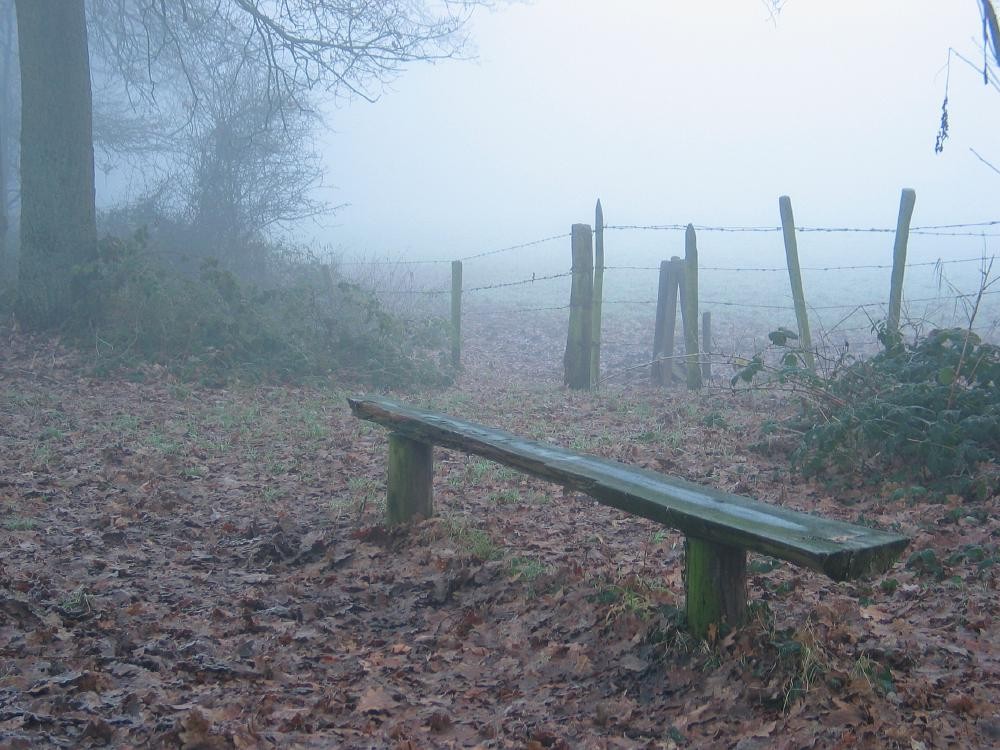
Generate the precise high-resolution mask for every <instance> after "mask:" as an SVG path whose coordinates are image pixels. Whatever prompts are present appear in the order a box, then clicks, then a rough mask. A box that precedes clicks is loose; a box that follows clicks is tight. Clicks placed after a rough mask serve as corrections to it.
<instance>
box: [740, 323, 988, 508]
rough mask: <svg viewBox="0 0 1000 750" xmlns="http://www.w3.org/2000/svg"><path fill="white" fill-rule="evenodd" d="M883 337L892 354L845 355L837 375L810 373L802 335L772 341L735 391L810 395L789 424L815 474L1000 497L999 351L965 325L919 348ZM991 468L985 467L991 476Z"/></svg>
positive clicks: (805, 466) (936, 333)
mask: <svg viewBox="0 0 1000 750" xmlns="http://www.w3.org/2000/svg"><path fill="white" fill-rule="evenodd" d="M875 333H876V334H877V335H878V336H879V340H880V341H881V343H882V344H883V346H884V347H885V348H884V350H883V351H881V352H880V353H879V354H877V355H875V356H874V357H871V358H870V359H865V360H856V361H850V360H848V359H846V358H842V359H841V360H840V361H838V363H837V364H836V366H835V367H834V368H833V371H832V372H831V374H830V375H829V376H826V377H823V376H820V375H817V374H815V373H813V372H811V371H810V370H809V369H807V368H806V367H805V366H804V364H803V358H802V352H801V350H798V349H796V348H795V339H796V336H795V334H794V333H792V332H790V331H787V330H784V329H779V330H778V331H775V332H772V334H771V336H770V338H771V342H772V345H773V348H774V349H775V350H777V352H778V357H777V364H776V365H768V364H766V359H765V356H764V354H763V353H762V354H758V355H757V356H756V357H754V358H753V359H752V360H750V361H749V362H748V363H746V364H745V365H744V366H743V367H742V368H741V369H740V370H739V371H738V372H737V374H736V376H735V377H734V378H733V381H732V383H733V386H734V387H735V386H736V385H738V384H739V383H740V382H745V383H752V382H753V381H754V380H755V379H758V380H759V379H760V378H768V379H769V382H770V383H771V384H776V385H778V386H786V387H789V388H792V389H793V390H795V391H796V392H797V393H799V395H801V396H802V397H803V398H802V400H801V404H802V410H801V412H800V413H799V415H798V416H797V417H795V418H793V419H792V420H791V421H790V422H789V423H788V424H787V425H786V426H787V427H789V428H790V429H793V430H796V431H797V432H799V433H801V440H800V442H799V444H798V447H797V448H796V449H795V450H794V451H793V453H792V460H793V463H794V464H795V465H796V466H797V467H798V468H799V469H800V470H801V471H802V472H803V473H804V474H806V475H807V476H808V475H823V474H831V473H832V474H837V473H846V472H853V473H858V472H873V473H875V474H876V475H878V476H887V477H888V478H894V477H895V476H896V475H900V476H905V477H906V478H907V479H908V480H911V481H912V480H914V479H920V480H926V481H928V482H932V483H933V482H936V483H939V484H941V485H947V486H948V487H949V488H950V489H954V490H957V491H961V492H963V493H965V494H966V495H969V496H978V497H982V496H984V495H989V494H991V493H993V492H995V491H996V490H997V480H996V476H997V471H996V468H997V463H998V462H1000V347H997V346H996V345H993V344H989V343H986V342H984V341H982V340H981V338H980V337H979V336H978V335H976V334H975V333H974V332H973V331H971V330H968V329H961V328H947V329H941V330H933V331H931V332H929V333H928V334H926V335H925V336H922V337H919V338H917V339H916V340H915V341H913V342H912V343H906V342H904V341H903V340H902V339H901V338H900V337H898V336H893V337H890V336H889V334H888V333H887V331H886V329H885V327H884V325H881V324H879V325H876V326H875ZM984 469H985V470H984Z"/></svg>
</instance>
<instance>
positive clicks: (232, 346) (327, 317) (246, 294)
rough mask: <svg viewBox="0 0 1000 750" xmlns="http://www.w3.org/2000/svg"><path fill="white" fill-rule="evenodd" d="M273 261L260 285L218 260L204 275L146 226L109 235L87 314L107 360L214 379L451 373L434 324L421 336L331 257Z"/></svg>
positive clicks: (399, 377) (433, 378) (388, 381)
mask: <svg viewBox="0 0 1000 750" xmlns="http://www.w3.org/2000/svg"><path fill="white" fill-rule="evenodd" d="M271 262H272V263H273V264H274V266H275V267H273V268H272V269H270V270H271V278H272V279H273V281H272V283H271V284H269V285H268V286H263V285H260V286H258V285H257V284H251V283H247V282H245V281H242V280H241V279H240V278H239V277H238V276H237V275H236V273H234V272H233V271H231V270H228V269H226V268H224V267H223V266H222V265H221V264H220V263H219V262H218V261H215V260H213V259H210V258H209V259H203V260H202V261H201V262H200V266H199V268H198V269H197V271H194V272H192V271H191V270H190V269H187V268H182V269H178V268H176V267H171V266H170V265H168V264H167V263H165V262H164V261H163V256H161V255H158V254H156V253H154V252H152V251H151V250H150V248H149V245H148V241H147V237H146V235H145V234H144V233H142V232H140V233H138V234H136V235H134V236H133V237H132V238H131V239H129V240H124V241H123V240H118V239H114V238H109V239H106V240H104V241H102V243H101V252H100V257H99V261H98V264H97V268H96V270H94V269H88V270H87V273H90V274H92V276H93V277H94V280H93V281H92V283H93V285H94V287H93V288H94V294H93V295H92V301H93V306H92V309H90V310H88V311H87V315H86V316H85V319H86V320H87V321H88V324H89V325H88V329H87V331H86V335H87V336H88V337H91V336H92V337H93V339H92V340H93V342H94V343H95V351H96V352H97V355H98V364H99V366H101V367H102V368H108V367H114V366H117V365H121V364H133V363H135V362H136V361H151V362H157V363H161V364H164V365H167V366H170V367H171V368H172V369H173V370H174V371H175V372H177V373H178V374H179V375H181V376H182V377H185V378H198V379H201V380H203V381H206V382H209V383H213V384H219V383H222V382H225V381H227V380H229V379H231V378H233V377H250V378H253V379H261V378H266V379H298V378H302V377H306V376H314V375H325V374H328V373H330V372H339V373H341V374H345V375H348V376H350V377H351V378H352V379H356V380H360V381H363V382H367V383H371V384H374V385H395V386H401V385H411V384H414V383H424V384H443V383H445V382H447V379H448V372H447V370H446V369H444V367H443V366H441V365H440V364H439V362H438V359H440V358H438V359H436V358H435V352H433V351H428V349H427V347H426V346H425V344H426V343H427V341H428V338H427V330H426V325H425V327H424V328H422V329H421V331H420V332H421V336H422V340H421V342H420V343H421V344H424V345H423V346H421V345H417V344H416V343H414V340H413V337H411V336H409V335H408V330H407V327H406V326H405V325H404V322H403V321H402V320H400V319H399V318H397V317H395V316H393V315H390V314H389V313H388V312H386V311H385V310H384V309H383V307H382V306H381V304H380V303H379V301H378V299H377V298H376V297H375V296H374V295H372V294H371V293H369V292H367V291H365V290H363V289H361V288H360V287H358V286H356V285H353V284H350V283H347V282H345V281H340V280H338V279H336V278H335V275H334V272H333V271H332V270H330V268H329V267H328V266H325V265H323V264H321V263H319V262H317V261H307V260H304V259H298V260H290V259H288V258H281V257H278V256H276V257H274V258H272V259H271ZM83 317H84V316H82V317H81V319H83ZM443 341H444V334H443V333H442V334H441V335H440V336H438V337H437V339H436V342H437V343H438V344H439V345H443ZM432 343H433V340H432ZM442 361H443V360H442Z"/></svg>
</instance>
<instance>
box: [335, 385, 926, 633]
mask: <svg viewBox="0 0 1000 750" xmlns="http://www.w3.org/2000/svg"><path fill="white" fill-rule="evenodd" d="M348 403H349V404H350V406H351V411H352V412H353V414H354V416H356V417H359V418H361V419H366V420H369V421H372V422H376V423H378V424H381V425H383V426H385V427H388V428H389V429H390V430H391V431H392V432H391V434H390V436H389V478H388V497H387V521H388V523H389V524H390V525H395V524H400V523H405V522H407V521H409V520H410V519H412V518H414V517H418V516H422V517H430V516H432V515H433V513H434V506H433V492H432V487H431V483H432V479H433V473H434V468H433V446H435V445H440V446H443V447H446V448H452V449H455V450H459V451H464V452H465V453H474V454H477V455H480V456H484V457H486V458H488V459H490V460H492V461H496V462H498V463H501V464H506V465H507V466H512V467H515V468H517V469H520V470H521V471H523V472H525V473H527V474H533V475H534V476H537V477H541V478H542V479H546V480H549V481H551V482H555V483H557V484H561V485H563V486H565V487H569V488H571V489H574V490H579V491H580V492H584V493H586V494H588V495H590V496H591V497H593V498H595V499H596V500H598V501H599V502H601V503H603V504H605V505H610V506H612V507H614V508H618V509H620V510H623V511H626V512H628V513H632V514H635V515H637V516H642V517H643V518H648V519H651V520H653V521H657V522H659V523H662V524H664V525H665V526H669V527H671V528H674V529H677V530H679V531H681V532H682V533H683V534H684V535H685V536H686V538H687V545H686V549H687V552H686V561H685V564H686V568H687V570H686V579H687V601H686V605H685V608H686V612H687V619H688V626H689V627H690V629H691V630H692V632H694V633H695V634H696V635H698V636H700V637H705V636H706V635H707V634H709V633H710V632H711V631H712V630H713V629H715V630H717V629H718V628H719V627H720V626H721V625H722V624H724V623H725V624H727V625H729V626H731V627H737V626H739V625H741V624H742V623H743V622H744V620H745V617H746V608H747V570H746V554H747V550H751V551H753V552H759V553H762V554H764V555H770V556H772V557H777V558H781V559H783V560H787V561H789V562H792V563H795V564H796V565H801V566H803V567H806V568H811V569H812V570H816V571H819V572H820V573H825V574H826V575H828V576H829V577H830V578H832V579H833V580H835V581H845V580H850V579H854V578H859V577H861V576H864V575H867V574H870V573H878V572H882V571H884V570H886V569H887V568H888V567H889V566H890V565H892V563H893V562H894V561H895V560H896V558H897V557H898V556H899V554H900V553H901V552H902V551H903V550H904V549H905V548H906V546H907V544H909V539H907V538H906V537H904V536H900V535H899V534H891V533H888V532H885V531H878V530H876V529H870V528H868V527H866V526H857V525H855V524H849V523H843V522H841V521H831V520H827V519H825V518H820V517H817V516H812V515H808V514H806V513H800V512H798V511H794V510H789V509H787V508H782V507H779V506H775V505H769V504H767V503H762V502H759V501H757V500H753V499H751V498H748V497H742V496H739V495H732V494H729V493H727V492H720V491H719V490H715V489H712V488H711V487H703V486H701V485H697V484H693V483H691V482H687V481H684V480H682V479H675V478H672V477H667V476H665V475H663V474H659V473H657V472H655V471H649V470H647V469H641V468H637V467H634V466H629V465H627V464H623V463H619V462H618V461H611V460H609V459H605V458H599V457H597V456H590V455H586V454H582V453H577V452H575V451H570V450H566V449H564V448H558V447H555V446H552V445H546V444H544V443H540V442H536V441H534V440H527V439H525V438H521V437H518V436H516V435H512V434H510V433H507V432H503V431H500V430H494V429H491V428H489V427H484V426H482V425H478V424H475V423H472V422H467V421H465V420H462V419H455V418H454V417H449V416H445V415H442V414H436V413H434V412H430V411H426V410H423V409H416V408H413V407H411V406H407V405H405V404H402V403H399V402H397V401H393V400H391V399H387V398H358V399H348Z"/></svg>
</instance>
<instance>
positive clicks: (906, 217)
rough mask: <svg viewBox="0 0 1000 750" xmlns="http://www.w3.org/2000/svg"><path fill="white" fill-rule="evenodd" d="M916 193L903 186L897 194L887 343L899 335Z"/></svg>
mask: <svg viewBox="0 0 1000 750" xmlns="http://www.w3.org/2000/svg"><path fill="white" fill-rule="evenodd" d="M916 202H917V194H916V192H915V191H914V190H913V189H912V188H903V192H902V194H901V195H900V196H899V217H898V218H897V219H896V239H895V242H893V245H892V281H891V282H890V287H889V315H888V317H887V318H886V321H885V329H886V333H887V334H888V337H887V344H889V345H892V344H893V343H894V342H895V341H896V340H897V339H898V337H899V313H900V308H901V307H902V305H903V272H904V271H905V270H906V243H907V241H908V240H909V238H910V219H911V218H912V217H913V206H914V204H915V203H916Z"/></svg>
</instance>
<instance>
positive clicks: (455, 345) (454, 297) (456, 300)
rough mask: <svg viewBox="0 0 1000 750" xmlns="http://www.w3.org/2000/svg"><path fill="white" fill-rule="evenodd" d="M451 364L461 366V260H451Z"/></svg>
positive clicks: (456, 367)
mask: <svg viewBox="0 0 1000 750" xmlns="http://www.w3.org/2000/svg"><path fill="white" fill-rule="evenodd" d="M451 366H452V367H454V368H455V369H456V370H457V369H458V368H459V367H461V366H462V261H460V260H453V261H452V262H451Z"/></svg>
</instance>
